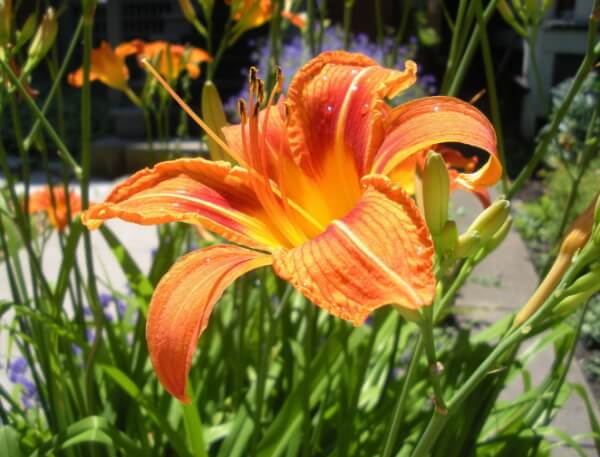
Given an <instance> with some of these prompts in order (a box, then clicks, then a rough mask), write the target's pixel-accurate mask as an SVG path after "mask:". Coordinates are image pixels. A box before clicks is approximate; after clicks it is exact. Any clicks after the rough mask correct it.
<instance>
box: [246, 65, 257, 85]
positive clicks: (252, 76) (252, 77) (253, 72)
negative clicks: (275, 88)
mask: <svg viewBox="0 0 600 457" xmlns="http://www.w3.org/2000/svg"><path fill="white" fill-rule="evenodd" d="M257 75H258V70H257V69H256V67H250V70H249V71H248V84H250V90H253V89H254V88H255V87H256V80H257Z"/></svg>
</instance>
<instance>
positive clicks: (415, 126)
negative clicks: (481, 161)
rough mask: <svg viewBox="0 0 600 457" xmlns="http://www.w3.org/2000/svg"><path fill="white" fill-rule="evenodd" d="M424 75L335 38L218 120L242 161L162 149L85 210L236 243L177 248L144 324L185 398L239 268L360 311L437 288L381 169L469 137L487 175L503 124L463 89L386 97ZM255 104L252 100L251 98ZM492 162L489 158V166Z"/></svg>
mask: <svg viewBox="0 0 600 457" xmlns="http://www.w3.org/2000/svg"><path fill="white" fill-rule="evenodd" d="M415 80H416V64H415V63H414V62H410V61H408V62H406V69H405V70H404V71H398V70H393V69H386V68H383V67H381V66H379V65H377V64H376V63H375V62H374V61H373V60H371V59H369V58H368V57H366V56H364V55H361V54H350V53H346V52H341V51H335V52H327V53H323V54H321V55H320V56H318V57H316V58H314V59H313V60H311V61H310V62H308V63H307V64H306V65H305V66H304V67H303V68H302V69H301V70H300V71H299V72H298V74H297V75H296V76H295V77H294V79H293V80H292V82H291V84H290V88H289V93H288V97H287V99H286V100H285V101H282V100H280V101H279V103H277V104H275V105H274V104H273V103H274V98H275V96H276V95H277V93H278V91H279V90H280V89H281V83H282V78H281V75H278V82H279V83H278V84H277V86H276V88H275V89H274V91H273V92H272V93H271V95H270V97H269V98H268V101H267V105H266V108H265V109H263V110H260V109H259V107H260V106H261V103H262V102H263V101H264V96H265V94H264V93H263V87H264V86H263V83H262V81H260V80H258V79H257V78H256V71H255V70H254V69H252V70H251V72H250V89H251V90H250V94H251V95H250V100H249V101H248V104H247V105H246V104H244V103H240V114H241V119H242V122H241V124H240V125H235V126H229V127H226V128H224V129H223V133H224V134H225V137H226V140H227V143H225V142H223V141H221V140H220V139H219V136H218V135H217V134H215V133H214V132H212V131H210V129H208V128H207V127H206V125H205V124H204V122H203V121H202V120H200V119H198V118H197V116H195V114H194V113H193V112H192V111H191V110H190V108H189V107H187V106H185V105H183V102H181V99H180V98H179V97H178V96H177V95H176V94H175V93H174V92H173V91H172V89H170V93H171V94H172V95H173V96H174V97H175V99H176V100H177V101H178V102H179V103H180V104H182V106H184V109H185V110H186V111H187V112H188V113H189V114H190V115H191V116H192V117H194V119H195V120H196V121H197V122H198V123H199V124H200V125H201V126H202V127H203V128H204V129H205V130H206V131H207V134H209V135H210V136H211V137H212V139H213V140H215V142H217V143H218V144H219V146H221V147H222V149H223V150H224V151H225V152H226V153H228V154H229V155H231V157H232V158H234V159H235V160H236V162H237V163H238V164H240V166H232V165H231V164H230V163H228V162H212V161H208V160H204V159H201V158H194V159H179V160H174V161H168V162H163V163H160V164H158V165H156V166H155V167H154V168H153V169H145V170H142V171H140V172H138V173H136V174H134V175H133V176H131V177H130V178H128V179H127V180H126V181H124V182H123V183H121V184H119V185H118V186H117V187H115V189H114V190H113V191H112V193H111V194H110V195H109V196H108V198H107V199H106V201H105V202H104V203H101V204H99V205H96V206H94V207H92V208H90V209H89V210H88V211H87V212H85V213H84V214H83V217H82V220H83V222H84V224H86V225H87V226H88V227H89V228H90V229H93V228H96V227H98V226H99V225H100V224H101V223H102V222H103V221H104V220H107V219H110V218H115V217H116V218H120V219H123V220H126V221H130V222H135V223H138V224H160V223H165V222H172V221H179V222H187V223H190V224H197V225H204V226H205V227H206V228H208V229H209V230H211V231H213V232H216V233H217V234H219V235H221V236H223V237H224V238H226V239H228V240H229V241H231V242H233V243H236V245H233V244H232V245H226V244H221V245H216V246H211V247H208V248H205V249H201V250H198V251H195V252H192V253H190V254H188V255H186V256H184V257H183V258H181V259H180V260H179V261H178V262H177V263H176V264H175V265H174V266H173V267H172V268H171V270H170V271H169V272H168V273H167V274H166V275H165V276H164V277H163V278H162V279H161V281H160V282H159V284H158V286H157V288H156V290H155V292H154V295H153V297H152V301H151V304H150V310H149V314H148V323H147V328H146V337H147V340H148V349H149V352H150V356H151V359H152V363H153V365H154V368H155V370H156V373H157V375H158V378H159V380H160V381H161V382H162V384H163V385H164V386H165V388H166V389H167V390H168V391H169V392H170V393H171V394H173V395H174V396H175V397H177V398H178V399H180V400H182V401H187V400H188V398H187V396H186V377H187V373H188V371H189V369H190V365H191V362H192V356H193V353H194V349H195V347H196V345H197V340H198V337H199V335H200V334H201V333H202V332H203V331H204V329H205V327H206V325H207V323H208V319H209V317H210V314H211V311H212V309H213V306H214V304H215V303H216V301H217V300H218V299H219V297H220V296H221V295H222V293H223V291H224V290H225V288H226V287H227V286H228V285H229V284H231V283H232V282H233V281H234V280H235V279H237V278H238V277H239V276H240V275H242V274H244V273H246V272H248V271H250V270H254V269H256V268H259V267H262V266H268V265H270V266H271V267H272V268H273V270H274V272H275V273H276V274H277V275H278V276H279V277H281V278H283V279H284V280H287V281H289V282H290V283H291V284H292V285H293V286H294V287H295V288H296V289H298V290H299V291H300V292H301V293H303V294H304V295H305V296H306V297H307V298H309V299H310V300H311V301H312V302H313V303H315V304H316V305H318V306H320V307H321V308H323V309H325V310H327V311H328V312H330V313H331V314H333V315H335V316H338V317H340V318H342V319H346V320H348V321H351V322H352V323H353V324H354V325H359V324H361V323H363V322H364V320H365V319H366V317H367V316H368V315H369V313H371V312H372V311H373V310H375V309H377V308H379V307H382V306H384V305H388V304H393V305H394V306H396V307H398V308H399V309H400V310H404V311H407V312H410V313H414V312H416V311H417V310H419V309H420V308H422V307H424V306H429V305H430V304H431V302H432V300H433V297H434V294H435V278H434V275H433V255H434V250H433V244H432V241H431V237H430V234H429V231H428V229H427V226H426V223H425V221H424V219H423V217H422V215H421V214H420V212H419V210H418V209H417V207H416V206H415V203H414V202H413V200H412V198H411V197H410V196H409V195H408V194H407V192H406V191H404V190H403V189H402V187H401V186H400V185H399V184H397V183H394V182H392V181H391V180H390V179H389V178H387V177H386V176H385V175H384V173H385V172H387V170H388V169H394V168H396V167H397V165H398V164H400V163H401V162H402V161H403V160H407V159H410V158H412V157H413V156H414V155H415V154H417V153H418V152H419V151H422V150H425V149H427V148H429V147H431V146H432V145H435V144H438V143H443V142H463V143H467V144H470V145H472V146H475V147H478V148H480V149H483V150H485V151H487V152H488V153H489V154H490V158H491V159H490V160H489V161H488V163H486V165H484V166H483V167H482V168H481V169H480V170H479V171H477V172H476V173H474V174H472V175H470V176H465V177H464V179H465V180H468V181H470V182H478V181H486V180H488V181H493V179H497V178H494V177H493V176H490V173H491V172H493V170H495V168H494V167H493V166H491V165H490V162H493V161H495V160H496V161H497V159H495V152H496V138H495V134H494V130H493V128H492V126H491V124H490V123H489V121H488V120H487V119H486V118H485V116H483V115H482V114H481V113H480V112H479V111H478V110H477V109H476V108H474V107H472V106H471V105H469V104H468V103H464V102H461V101H460V100H457V99H453V98H448V97H435V98H425V99H421V100H416V101H414V102H410V103H408V104H406V105H402V106H400V107H398V108H395V109H392V108H390V107H389V106H388V105H387V104H386V103H385V98H387V97H393V96H395V95H397V94H398V93H399V92H401V91H402V90H404V89H406V88H408V87H409V86H410V85H411V84H413V83H414V82H415ZM246 106H248V109H246ZM490 170H492V171H491V172H490Z"/></svg>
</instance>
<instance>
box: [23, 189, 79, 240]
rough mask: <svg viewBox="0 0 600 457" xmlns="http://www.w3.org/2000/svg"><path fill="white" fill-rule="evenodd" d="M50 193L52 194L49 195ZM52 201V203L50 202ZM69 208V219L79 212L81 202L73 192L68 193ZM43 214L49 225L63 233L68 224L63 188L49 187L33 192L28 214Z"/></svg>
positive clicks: (30, 197)
mask: <svg viewBox="0 0 600 457" xmlns="http://www.w3.org/2000/svg"><path fill="white" fill-rule="evenodd" d="M51 193H52V194H51ZM52 199H54V202H53V201H52ZM69 207H70V210H71V217H72V216H75V215H76V214H78V213H79V212H80V211H81V200H80V198H79V196H78V195H77V194H76V193H74V192H69ZM41 211H43V212H45V213H46V215H47V217H48V220H49V221H50V223H51V224H52V225H53V226H54V227H55V228H56V229H57V230H59V231H61V232H62V231H63V230H64V229H65V227H66V226H67V224H68V222H69V221H68V218H67V199H66V198H65V189H64V187H63V186H55V187H52V188H50V187H49V186H47V187H45V188H43V189H42V190H39V191H37V192H34V193H33V194H31V195H30V196H29V214H33V213H37V212H41Z"/></svg>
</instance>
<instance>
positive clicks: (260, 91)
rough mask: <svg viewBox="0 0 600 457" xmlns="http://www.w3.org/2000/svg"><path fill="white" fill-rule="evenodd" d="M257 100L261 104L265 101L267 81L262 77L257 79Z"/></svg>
mask: <svg viewBox="0 0 600 457" xmlns="http://www.w3.org/2000/svg"><path fill="white" fill-rule="evenodd" d="M256 100H257V101H258V104H259V105H262V104H263V102H264V101H265V82H264V81H263V80H262V79H257V80H256Z"/></svg>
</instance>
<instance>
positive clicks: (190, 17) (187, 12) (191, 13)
mask: <svg viewBox="0 0 600 457" xmlns="http://www.w3.org/2000/svg"><path fill="white" fill-rule="evenodd" d="M179 8H181V12H182V13H183V16H184V17H185V18H186V20H187V21H189V22H194V21H195V20H196V11H195V10H194V5H192V2H191V1H190V0H179Z"/></svg>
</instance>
